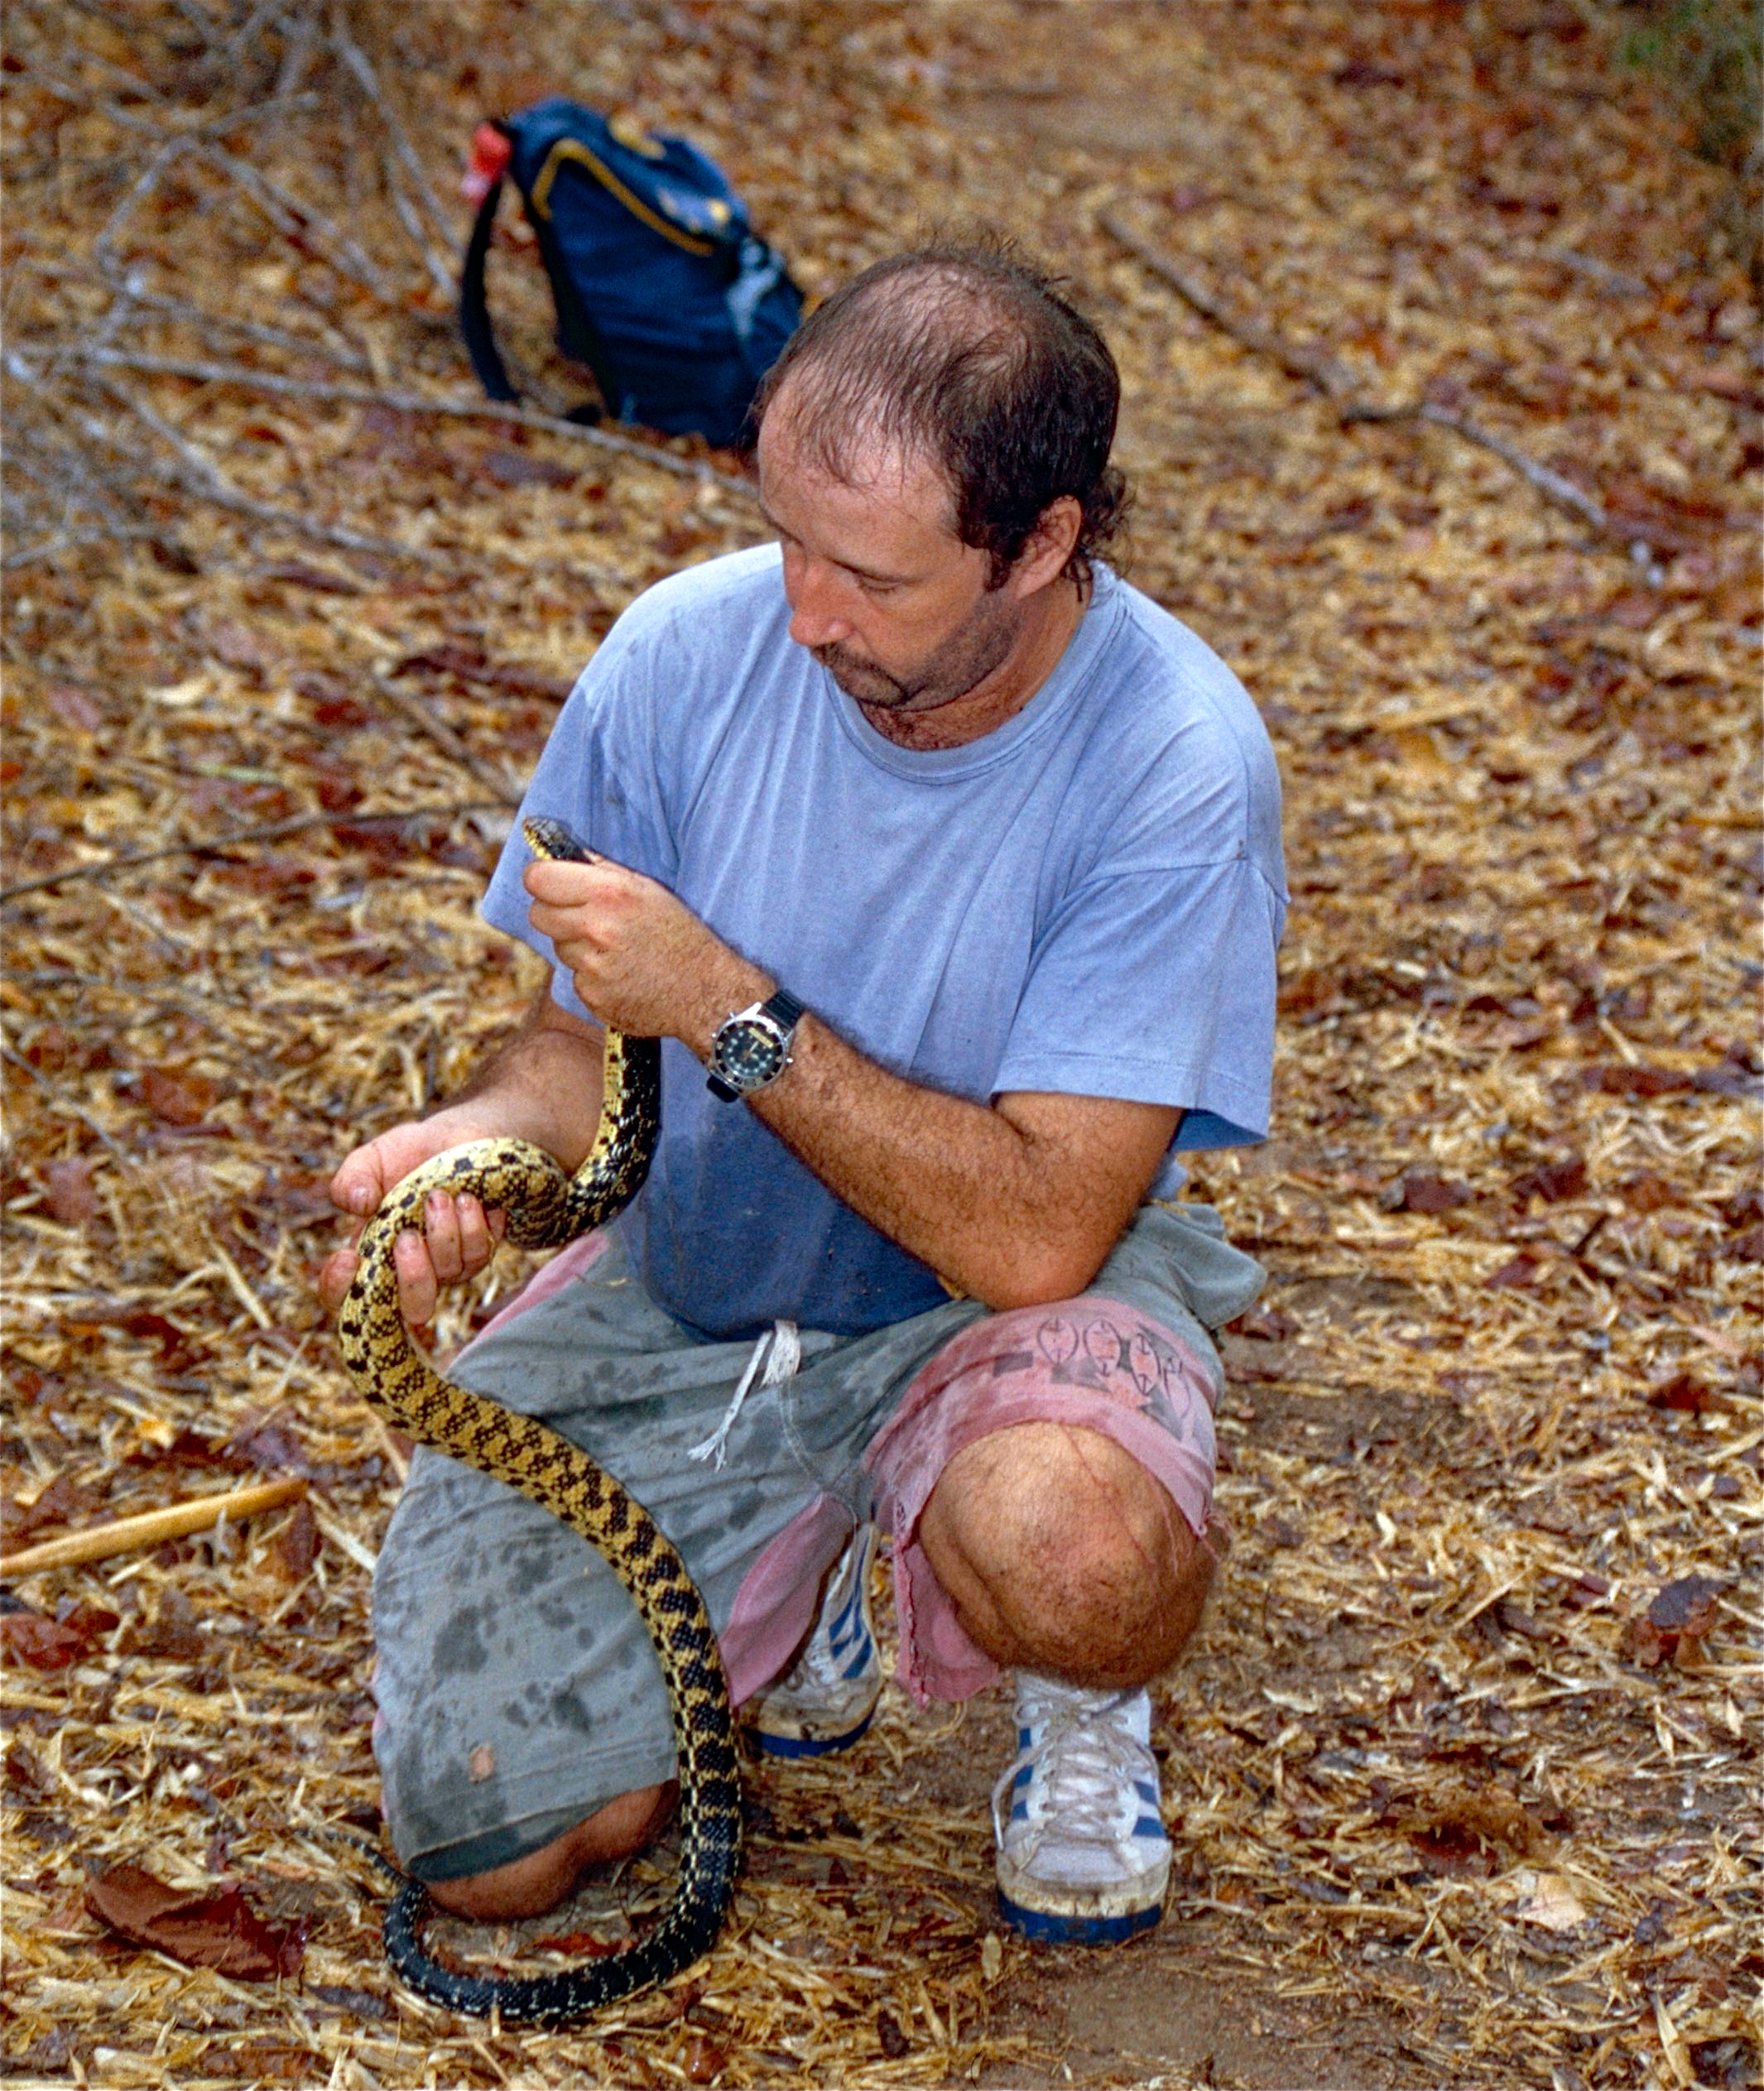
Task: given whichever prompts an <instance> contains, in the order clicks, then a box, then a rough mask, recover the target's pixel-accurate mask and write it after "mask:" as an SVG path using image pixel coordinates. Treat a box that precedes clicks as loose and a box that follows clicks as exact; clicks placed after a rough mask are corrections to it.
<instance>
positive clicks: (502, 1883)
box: [429, 1779, 680, 1924]
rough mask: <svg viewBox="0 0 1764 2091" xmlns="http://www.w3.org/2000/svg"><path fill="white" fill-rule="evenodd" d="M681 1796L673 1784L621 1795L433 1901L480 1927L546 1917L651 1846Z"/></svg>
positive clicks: (433, 1888) (446, 1888)
mask: <svg viewBox="0 0 1764 2091" xmlns="http://www.w3.org/2000/svg"><path fill="white" fill-rule="evenodd" d="M679 1791H680V1788H679V1786H678V1784H677V1782H676V1781H674V1780H671V1779H670V1780H669V1781H667V1782H666V1784H665V1785H663V1786H642V1787H640V1788H639V1789H638V1790H637V1791H636V1792H634V1793H622V1794H620V1795H618V1796H617V1798H616V1799H614V1800H609V1801H608V1803H607V1804H606V1805H605V1806H604V1807H603V1808H598V1809H597V1810H595V1811H594V1814H593V1815H589V1817H588V1818H587V1819H586V1820H585V1821H583V1822H579V1823H578V1824H576V1825H575V1827H574V1829H566V1830H565V1832H564V1834H563V1835H562V1836H560V1837H554V1838H553V1839H552V1840H551V1841H550V1843H549V1844H542V1845H541V1847H540V1848H539V1849H538V1850H537V1851H536V1852H529V1853H527V1855H526V1858H517V1859H511V1860H510V1861H509V1863H507V1865H506V1866H497V1867H493V1868H492V1869H491V1870H490V1871H489V1872H485V1873H468V1874H465V1875H463V1876H462V1877H460V1878H459V1879H457V1880H451V1881H435V1882H431V1883H430V1887H429V1894H430V1900H431V1901H434V1902H435V1903H436V1904H437V1905H438V1906H440V1908H441V1909H444V1910H446V1911H450V1912H451V1913H452V1914H453V1915H454V1916H462V1917H469V1918H471V1919H473V1920H474V1921H477V1922H480V1923H486V1924H489V1923H497V1924H501V1923H510V1922H512V1921H513V1920H516V1919H517V1918H520V1917H530V1916H544V1915H545V1913H546V1911H548V1910H555V1908H556V1907H557V1906H558V1904H559V1903H560V1902H561V1901H565V1898H566V1897H567V1896H569V1895H570V1893H571V1892H572V1891H573V1890H574V1887H575V1885H576V1882H578V1881H579V1879H580V1878H581V1877H582V1875H583V1873H584V1872H585V1871H586V1869H587V1868H588V1867H590V1866H598V1865H603V1864H605V1863H608V1861H610V1860H613V1859H620V1858H631V1857H632V1855H633V1854H634V1853H637V1852H640V1851H642V1849H643V1848H644V1847H645V1846H646V1845H647V1844H648V1843H651V1840H652V1839H654V1838H655V1836H656V1834H657V1832H658V1831H659V1830H660V1829H661V1827H662V1825H663V1824H665V1823H666V1820H667V1819H668V1817H669V1815H671V1813H672V1812H673V1809H674V1802H675V1797H676V1796H677V1795H678V1793H679Z"/></svg>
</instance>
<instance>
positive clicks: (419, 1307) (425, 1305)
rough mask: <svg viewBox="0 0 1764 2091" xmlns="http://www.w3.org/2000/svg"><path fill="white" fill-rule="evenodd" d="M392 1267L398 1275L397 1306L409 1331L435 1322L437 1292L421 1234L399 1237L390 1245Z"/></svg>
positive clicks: (426, 1247)
mask: <svg viewBox="0 0 1764 2091" xmlns="http://www.w3.org/2000/svg"><path fill="white" fill-rule="evenodd" d="M392 1267H393V1268H394V1269H395V1270H396V1271H397V1273H398V1304H399V1305H400V1306H401V1308H402V1309H403V1310H404V1318H405V1319H406V1321H407V1322H409V1323H410V1324H411V1327H412V1328H413V1329H421V1327H422V1326H423V1324H425V1322H430V1321H433V1320H434V1319H435V1300H436V1299H437V1298H438V1297H439V1295H440V1286H437V1285H436V1283H435V1266H434V1264H433V1263H431V1262H430V1260H429V1244H428V1243H426V1242H425V1240H424V1239H423V1238H422V1236H421V1234H401V1235H400V1236H399V1237H398V1239H397V1242H396V1243H393V1245H392Z"/></svg>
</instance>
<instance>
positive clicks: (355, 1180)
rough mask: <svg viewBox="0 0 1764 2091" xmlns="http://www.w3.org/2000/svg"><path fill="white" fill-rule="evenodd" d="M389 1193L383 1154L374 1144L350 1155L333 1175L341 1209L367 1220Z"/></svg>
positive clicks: (336, 1200)
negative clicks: (381, 1163)
mask: <svg viewBox="0 0 1764 2091" xmlns="http://www.w3.org/2000/svg"><path fill="white" fill-rule="evenodd" d="M384 1195H386V1185H385V1182H384V1180H382V1176H381V1175H380V1167H379V1157H378V1156H377V1155H376V1153H375V1152H374V1150H373V1146H372V1145H371V1144H370V1145H368V1146H365V1147H358V1148H357V1149H356V1150H355V1151H354V1153H353V1154H352V1155H349V1156H346V1157H345V1158H344V1161H343V1164H342V1166H341V1167H339V1170H338V1171H337V1173H336V1175H334V1176H333V1177H332V1178H331V1203H332V1204H334V1206H336V1207H337V1209H339V1212H344V1213H353V1214H357V1215H358V1218H360V1219H366V1218H367V1217H368V1214H370V1213H372V1212H373V1211H375V1210H377V1208H378V1206H379V1203H380V1200H381V1199H382V1197H384Z"/></svg>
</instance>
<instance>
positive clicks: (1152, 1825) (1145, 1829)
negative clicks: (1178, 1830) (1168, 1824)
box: [1133, 1815, 1164, 1837]
mask: <svg viewBox="0 0 1764 2091" xmlns="http://www.w3.org/2000/svg"><path fill="white" fill-rule="evenodd" d="M1133 1834H1134V1835H1135V1836H1136V1837H1161V1836H1162V1835H1163V1834H1164V1825H1163V1824H1162V1823H1161V1821H1159V1819H1158V1818H1157V1817H1156V1815H1142V1816H1141V1817H1140V1819H1139V1820H1138V1821H1137V1823H1135V1824H1134V1825H1133Z"/></svg>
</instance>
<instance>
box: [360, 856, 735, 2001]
mask: <svg viewBox="0 0 1764 2091" xmlns="http://www.w3.org/2000/svg"><path fill="white" fill-rule="evenodd" d="M523 828H524V833H525V834H526V841H527V844H528V846H529V847H530V848H531V849H532V851H533V853H534V854H535V855H536V856H539V857H545V858H570V859H575V860H578V861H580V860H583V859H584V858H587V857H588V855H589V853H588V852H587V851H586V850H585V849H584V848H583V847H582V845H581V844H579V843H578V842H577V841H576V839H575V838H574V836H573V835H571V834H570V831H569V829H567V828H565V827H564V825H563V824H562V823H561V822H559V821H555V820H527V821H526V822H525V823H524V824H523ZM605 1065H606V1074H605V1088H604V1098H603V1105H602V1111H601V1119H600V1127H599V1131H598V1133H597V1135H596V1137H595V1141H594V1146H593V1148H592V1149H591V1151H589V1156H588V1158H587V1160H586V1161H584V1163H583V1164H582V1166H581V1167H580V1168H579V1170H577V1171H576V1173H575V1174H574V1176H571V1175H568V1174H567V1173H566V1172H565V1170H564V1169H563V1168H562V1167H561V1166H560V1165H559V1164H558V1163H557V1162H556V1161H554V1160H553V1158H552V1157H551V1156H550V1155H548V1154H546V1152H545V1151H543V1150H542V1149H541V1148H539V1147H536V1146H531V1145H530V1144H529V1143H528V1142H525V1141H521V1140H477V1141H473V1142H471V1143H470V1144H469V1146H463V1147H456V1148H454V1149H453V1150H452V1151H450V1152H449V1153H447V1154H443V1155H438V1156H435V1159H434V1160H433V1161H429V1162H426V1163H425V1164H424V1165H423V1166H422V1167H421V1168H420V1169H417V1170H414V1171H413V1172H412V1173H411V1175H408V1176H406V1178H405V1179H404V1180H403V1181H402V1182H401V1183H400V1184H398V1185H396V1186H395V1187H394V1189H393V1190H392V1191H391V1192H390V1193H389V1194H388V1195H387V1198H386V1199H385V1201H384V1202H383V1203H382V1205H381V1207H380V1209H379V1210H378V1212H377V1213H376V1214H374V1216H373V1219H371V1220H370V1221H369V1222H368V1224H367V1226H366V1228H364V1229H363V1233H362V1238H361V1243H360V1251H359V1253H360V1263H359V1266H358V1270H357V1272H356V1276H355V1281H354V1282H353V1285H352V1286H350V1288H349V1291H348V1296H347V1297H346V1298H345V1299H344V1303H343V1306H342V1309H341V1311H340V1313H339V1317H338V1324H337V1331H338V1337H339V1342H340V1344H341V1347H342V1350H343V1355H344V1363H345V1364H346V1365H347V1366H348V1369H349V1372H350V1373H351V1375H352V1376H353V1378H354V1380H355V1382H356V1385H357V1386H358V1388H359V1389H360V1391H361V1392H362V1393H363V1394H364V1395H365V1396H367V1398H368V1400H369V1401H373V1402H374V1403H375V1404H376V1405H377V1406H379V1407H381V1408H382V1409H385V1410H386V1411H388V1412H389V1413H390V1414H391V1415H392V1417H393V1418H394V1419H395V1420H397V1422H398V1423H400V1424H401V1425H402V1426H403V1428H404V1429H405V1430H407V1431H408V1432H409V1433H410V1434H411V1436H412V1437H414V1438H416V1439H418V1440H420V1441H421V1442H422V1443H423V1444H429V1445H433V1446H434V1447H435V1449H437V1450H438V1451H441V1452H445V1453H447V1454H449V1455H450V1456H451V1457H452V1458H454V1459H458V1460H460V1461H462V1462H463V1463H464V1464H465V1465H467V1466H469V1467H473V1468H476V1469H478V1470H480V1471H481V1472H483V1473H489V1474H494V1475H495V1476H496V1477H497V1479H498V1480H500V1481H505V1482H507V1483H508V1484H509V1485H510V1486H511V1487H512V1488H518V1489H519V1490H520V1491H521V1492H522V1494H523V1495H526V1496H528V1497H531V1499H532V1500H533V1501H534V1502H536V1503H539V1504H541V1505H542V1506H543V1507H545V1508H546V1509H547V1510H549V1511H550V1512H552V1513H553V1514H554V1515H555V1516H556V1517H560V1518H561V1519H562V1520H563V1521H564V1522H565V1524H566V1525H568V1526H570V1529H571V1530H572V1531H576V1532H579V1533H580V1535H581V1536H582V1537H583V1538H584V1539H585V1540H587V1541H589V1544H590V1545H593V1546H594V1547H596V1548H598V1550H599V1552H600V1553H601V1554H602V1555H604V1557H605V1558H606V1560H607V1561H608V1563H609V1564H610V1565H611V1566H612V1568H613V1570H614V1572H615V1573H616V1574H618V1578H619V1580H620V1581H621V1582H622V1584H624V1586H625V1588H626V1589H627V1590H628V1591H629V1592H630V1593H631V1595H632V1598H633V1599H634V1601H635V1602H636V1604H637V1610H638V1612H639V1613H640V1614H641V1615H642V1620H643V1623H644V1626H645V1627H646V1628H647V1630H648V1632H649V1634H650V1637H651V1640H652V1641H653V1642H654V1643H655V1647H656V1656H657V1659H658V1660H659V1661H660V1663H661V1671H662V1675H663V1678H664V1680H666V1685H667V1690H668V1697H669V1702H670V1704H671V1709H672V1713H673V1719H674V1739H675V1750H676V1752H677V1754H678V1757H679V1774H680V1834H681V1851H680V1877H679V1882H678V1885H677V1887H676V1889H675V1895H674V1899H673V1901H671V1903H670V1904H669V1906H668V1907H667V1909H666V1911H664V1913H663V1914H662V1916H661V1918H660V1919H659V1920H658V1921H657V1922H656V1925H654V1926H653V1927H652V1928H651V1930H649V1931H648V1932H647V1933H646V1934H645V1935H644V1936H643V1937H642V1939H640V1940H637V1942H636V1943H635V1944H632V1945H631V1946H629V1947H627V1948H626V1949H623V1950H622V1951H621V1952H618V1953H616V1954H609V1955H608V1956H607V1957H605V1958H603V1959H595V1960H592V1961H589V1962H588V1963H587V1964H584V1965H583V1966H580V1967H576V1968H565V1969H562V1970H561V1971H560V1972H559V1973H555V1974H547V1975H540V1976H535V1977H532V1978H511V1979H507V1980H501V1979H494V1978H488V1977H482V1976H470V1975H463V1974H459V1973H455V1972H454V1970H452V1969H451V1968H445V1967H443V1966H442V1965H441V1964H440V1963H439V1962H438V1961H435V1960H433V1959H430V1957H429V1956H428V1954H426V1953H425V1951H424V1950H423V1946H422V1941H421V1929H422V1924H423V1920H424V1919H425V1916H426V1915H427V1913H428V1908H429V1898H428V1896H427V1893H426V1892H425V1889H424V1888H423V1887H422V1884H421V1882H418V1881H414V1880H412V1881H407V1882H406V1884H405V1886H404V1887H403V1888H402V1889H401V1891H400V1892H399V1894H398V1896H397V1900H396V1901H394V1902H393V1904H392V1908H391V1909H390V1911H388V1912H387V1918H386V1925H385V1940H386V1953H387V1959H389V1960H390V1961H391V1963H392V1966H393V1968H395V1969H396V1970H397V1973H398V1974H399V1975H400V1976H401V1978H403V1979H404V1981H406V1983H409V1985H410V1986H411V1988H412V1989H414V1990H416V1992H418V1993H419V1994H420V1995H421V1996H424V1997H428V1998H429V1999H430V2001H431V2002H435V2003H438V2004H445V2005H446V2006H448V2007H450V2008H451V2009H453V2010H454V2011H459V2012H473V2013H475V2014H478V2015H482V2016H488V2014H489V2013H490V2012H492V2011H495V2012H497V2013H498V2014H499V2015H500V2016H501V2017H502V2019H503V2020H505V2021H507V2022H508V2023H509V2024H512V2025H517V2024H519V2025H560V2024H563V2023H565V2022H567V2021H570V2020H572V2019H576V2018H580V2017H583V2016H586V2015H587V2014H588V2013H589V2012H593V2011H596V2010H598V2009H600V2008H601V2007H603V2006H605V2005H608V2004H610V2003H613V2002H617V2001H618V1998H620V1997H627V1996H629V1995H630V1994H631V1993H632V1991H634V1990H637V1989H642V1988H646V1987H647V1986H648V1985H650V1984H651V1983H659V1982H665V1981H666V1980H667V1978H669V1977H670V1976H671V1975H673V1974H675V1973H678V1971H679V1970H680V1968H685V1967H686V1966H688V1965H690V1963H691V1962H692V1961H694V1960H695V1959H698V1957H699V1954H703V1953H704V1952H706V1951H708V1950H709V1948H710V1946H711V1945H712V1944H714V1941H715V1940H716V1936H717V1933H718V1931H719V1929H720V1928H721V1925H722V1922H723V1912H724V1911H726V1910H727V1908H728V1901H729V1897H730V1896H731V1895H732V1894H733V1891H734V1883H735V1875H736V1871H737V1868H738V1865H739V1863H740V1858H741V1784H740V1776H739V1772H738V1768H737V1762H736V1754H735V1732H734V1722H733V1716H732V1715H731V1713H730V1710H729V1699H728V1684H727V1681H726V1680H725V1679H724V1676H723V1662H722V1657H721V1655H720V1653H719V1649H718V1646H717V1638H716V1632H715V1630H714V1627H712V1625H711V1622H710V1618H709V1614H708V1613H707V1612H706V1611H705V1609H704V1600H703V1598H700V1596H699V1593H698V1591H697V1590H696V1589H695V1588H694V1586H693V1583H692V1579H691V1578H690V1576H689V1575H688V1574H687V1573H686V1568H685V1563H684V1562H683V1561H682V1560H680V1555H678V1554H677V1553H676V1552H675V1550H674V1548H673V1547H672V1546H671V1545H670V1544H669V1542H668V1541H666V1539H665V1538H664V1537H663V1536H662V1535H661V1532H660V1531H657V1530H656V1525H655V1521H654V1520H653V1519H652V1518H651V1517H650V1516H649V1514H648V1512H646V1511H645V1510H644V1509H643V1508H642V1506H641V1505H640V1504H638V1503H637V1502H633V1501H632V1498H631V1497H629V1496H628V1495H627V1493H625V1491H624V1489H622V1488H621V1487H620V1486H619V1484H618V1482H616V1481H615V1480H614V1479H613V1478H612V1476H611V1475H610V1474H608V1473H605V1472H604V1471H603V1469H601V1468H600V1467H598V1466H597V1465H596V1464H595V1463H594V1461H593V1460H592V1459H589V1456H588V1454H586V1453H585V1452H584V1451H582V1450H580V1449H579V1448H578V1447H577V1446H575V1445H574V1444H570V1441H569V1440H567V1439H566V1438H564V1437H561V1436H560V1435H559V1434H558V1433H557V1432H556V1431H555V1430H551V1429H550V1428H549V1426H548V1425H546V1424H543V1423H541V1422H539V1421H537V1420H536V1419H534V1418H533V1417H531V1416H517V1415H514V1414H513V1413H512V1412H511V1411H509V1410H507V1409H505V1408H503V1407H502V1406H501V1404H500V1403H498V1402H496V1401H492V1400H490V1399H489V1398H488V1396H484V1395H482V1394H475V1393H473V1392H470V1391H469V1389H467V1388H465V1387H455V1386H454V1385H452V1384H451V1383H450V1382H449V1381H447V1380H445V1379H443V1378H442V1377H440V1374H439V1373H437V1372H435V1371H434V1370H433V1369H432V1368H431V1367H430V1365H429V1363H427V1361H426V1360H425V1358H424V1357H423V1355H422V1353H421V1351H419V1350H418V1349H417V1348H416V1346H415V1345H414V1344H412V1343H411V1338H410V1334H409V1332H408V1330H407V1329H406V1327H405V1324H404V1317H403V1315H402V1314H401V1311H400V1310H399V1305H398V1284H397V1273H396V1271H395V1270H394V1268H393V1263H392V1246H393V1244H394V1243H396V1242H397V1238H398V1237H399V1235H400V1234H401V1233H406V1232H408V1231H415V1232H418V1233H420V1232H421V1228H422V1225H423V1207H424V1204H425V1200H426V1199H428V1198H429V1197H430V1195H432V1194H433V1193H434V1192H435V1191H437V1190H444V1191H447V1192H449V1193H452V1194H455V1195H458V1194H459V1193H469V1194H471V1195H473V1197H476V1198H477V1199H479V1200H480V1201H481V1202H482V1203H483V1205H484V1207H485V1208H486V1209H487V1210H489V1209H499V1210H502V1211H504V1212H506V1213H507V1215H508V1227H507V1239H508V1240H509V1241H511V1242H513V1243H517V1244H518V1245H519V1246H520V1247H523V1248H550V1247H558V1246H559V1245H560V1244H561V1243H565V1242H568V1241H570V1240H572V1239H573V1238H574V1237H575V1236H577V1235H579V1234H580V1233H584V1232H585V1231H586V1230H587V1229H588V1228H590V1227H595V1226H598V1225H599V1224H600V1223H602V1222H603V1221H604V1220H606V1219H609V1218H610V1217H611V1216H612V1215H613V1214H614V1213H616V1212H618V1210H619V1209H621V1208H622V1206H624V1205H625V1204H628V1203H629V1201H630V1200H631V1199H632V1198H633V1197H635V1196H636V1195H637V1191H638V1190H639V1189H640V1188H641V1187H642V1182H643V1179H644V1177H645V1175H646V1173H647V1172H648V1169H649V1163H650V1157H651V1154H652V1153H653V1152H654V1150H655V1144H656V1133H657V1131H658V1130H659V1127H660V1122H661V1048H660V1045H659V1044H658V1042H657V1041H656V1040H655V1039H652V1038H641V1039H626V1038H622V1037H621V1036H619V1035H618V1032H616V1031H608V1032H607V1034H606V1047H605Z"/></svg>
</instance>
